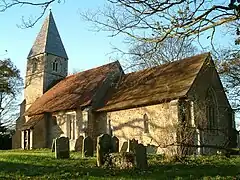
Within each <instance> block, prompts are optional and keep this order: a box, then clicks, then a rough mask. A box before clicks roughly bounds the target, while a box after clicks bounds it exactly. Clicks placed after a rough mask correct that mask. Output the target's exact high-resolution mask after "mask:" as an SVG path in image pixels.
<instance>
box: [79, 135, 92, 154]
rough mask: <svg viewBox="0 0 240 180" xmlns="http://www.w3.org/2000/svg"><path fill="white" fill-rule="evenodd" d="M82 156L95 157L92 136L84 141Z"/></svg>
mask: <svg viewBox="0 0 240 180" xmlns="http://www.w3.org/2000/svg"><path fill="white" fill-rule="evenodd" d="M82 155H83V157H92V156H93V140H92V138H91V137H90V136H86V137H85V138H84V139H83V148H82Z"/></svg>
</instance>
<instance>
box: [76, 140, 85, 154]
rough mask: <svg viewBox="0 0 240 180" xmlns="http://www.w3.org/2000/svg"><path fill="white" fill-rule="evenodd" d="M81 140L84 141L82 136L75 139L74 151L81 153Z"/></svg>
mask: <svg viewBox="0 0 240 180" xmlns="http://www.w3.org/2000/svg"><path fill="white" fill-rule="evenodd" d="M83 139H84V137H83V136H79V137H78V138H77V139H76V143H75V151H82V148H83Z"/></svg>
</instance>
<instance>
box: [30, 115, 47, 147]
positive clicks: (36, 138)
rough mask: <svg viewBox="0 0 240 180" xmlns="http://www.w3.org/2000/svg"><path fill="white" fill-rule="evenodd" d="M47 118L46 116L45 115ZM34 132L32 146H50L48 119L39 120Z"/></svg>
mask: <svg viewBox="0 0 240 180" xmlns="http://www.w3.org/2000/svg"><path fill="white" fill-rule="evenodd" d="M45 118H46V117H45ZM31 133H32V136H31V137H32V143H31V144H32V148H33V149H37V148H47V147H48V146H47V145H48V144H47V143H48V139H47V133H48V128H47V119H43V120H41V121H39V122H38V123H37V124H36V125H35V126H34V129H33V130H32V131H31Z"/></svg>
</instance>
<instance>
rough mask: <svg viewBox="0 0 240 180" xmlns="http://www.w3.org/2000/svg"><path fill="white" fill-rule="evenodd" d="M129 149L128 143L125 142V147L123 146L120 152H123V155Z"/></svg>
mask: <svg viewBox="0 0 240 180" xmlns="http://www.w3.org/2000/svg"><path fill="white" fill-rule="evenodd" d="M127 149H128V142H127V141H125V142H123V145H122V147H121V150H120V152H121V153H123V152H127Z"/></svg>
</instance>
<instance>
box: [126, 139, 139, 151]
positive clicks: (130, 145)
mask: <svg viewBox="0 0 240 180" xmlns="http://www.w3.org/2000/svg"><path fill="white" fill-rule="evenodd" d="M137 144H138V141H137V140H135V139H132V140H128V144H127V146H128V147H127V152H134V149H135V147H136V145H137Z"/></svg>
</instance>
